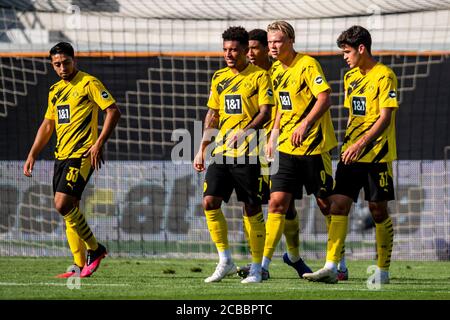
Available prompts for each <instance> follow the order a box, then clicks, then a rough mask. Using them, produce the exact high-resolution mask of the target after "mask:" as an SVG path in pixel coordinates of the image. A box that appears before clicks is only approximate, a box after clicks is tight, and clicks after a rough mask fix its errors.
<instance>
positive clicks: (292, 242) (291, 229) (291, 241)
mask: <svg viewBox="0 0 450 320" xmlns="http://www.w3.org/2000/svg"><path fill="white" fill-rule="evenodd" d="M299 233H300V225H299V223H298V216H295V217H294V219H285V220H284V237H285V238H286V247H287V251H288V253H289V254H290V255H291V256H294V257H300V239H299Z"/></svg>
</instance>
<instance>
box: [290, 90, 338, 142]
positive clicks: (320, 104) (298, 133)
mask: <svg viewBox="0 0 450 320" xmlns="http://www.w3.org/2000/svg"><path fill="white" fill-rule="evenodd" d="M330 106H331V99H330V92H329V91H324V92H321V93H319V94H318V95H317V101H316V103H315V104H314V107H313V108H312V110H311V112H310V113H309V114H308V115H307V116H306V117H305V119H303V121H302V122H300V124H299V126H298V127H297V129H295V130H294V132H293V133H292V137H291V143H292V145H293V146H295V147H299V146H300V145H301V144H302V142H303V141H304V140H305V139H306V137H307V136H308V131H309V130H310V129H311V128H312V126H313V125H314V123H315V122H316V121H317V120H318V119H320V117H321V116H322V115H323V114H324V113H325V112H327V110H328V109H329V108H330Z"/></svg>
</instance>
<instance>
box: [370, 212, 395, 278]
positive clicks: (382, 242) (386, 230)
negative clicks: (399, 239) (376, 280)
mask: <svg viewBox="0 0 450 320" xmlns="http://www.w3.org/2000/svg"><path fill="white" fill-rule="evenodd" d="M375 235H376V240H377V255H378V261H377V265H378V267H379V268H380V269H381V270H384V271H389V266H390V265H391V253H392V246H393V242H394V228H393V226H392V220H391V218H390V217H388V218H387V219H386V220H384V221H383V222H381V223H375Z"/></svg>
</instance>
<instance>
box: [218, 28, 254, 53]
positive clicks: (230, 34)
mask: <svg viewBox="0 0 450 320" xmlns="http://www.w3.org/2000/svg"><path fill="white" fill-rule="evenodd" d="M222 39H223V41H238V42H239V44H241V45H242V46H243V47H244V48H247V47H248V32H247V30H245V29H244V27H229V28H228V29H227V30H225V31H224V32H223V33H222Z"/></svg>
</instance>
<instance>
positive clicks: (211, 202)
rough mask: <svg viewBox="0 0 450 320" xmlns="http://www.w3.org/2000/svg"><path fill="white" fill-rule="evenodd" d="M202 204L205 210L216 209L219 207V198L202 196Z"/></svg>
mask: <svg viewBox="0 0 450 320" xmlns="http://www.w3.org/2000/svg"><path fill="white" fill-rule="evenodd" d="M202 205H203V209H205V210H216V209H219V208H220V205H221V200H220V199H217V198H215V197H204V198H203V201H202Z"/></svg>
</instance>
